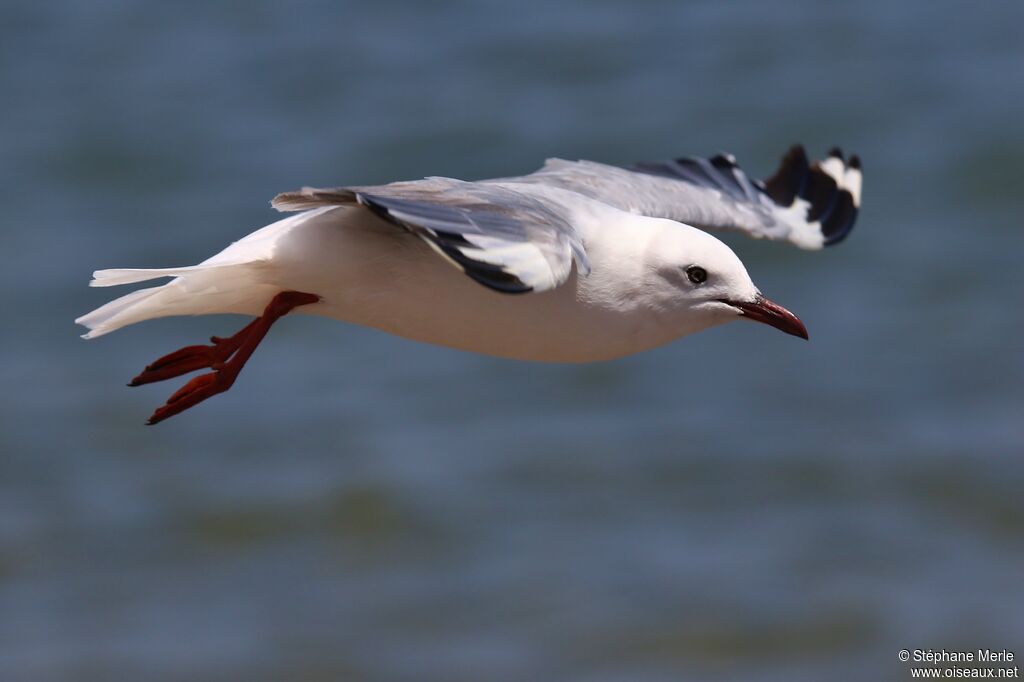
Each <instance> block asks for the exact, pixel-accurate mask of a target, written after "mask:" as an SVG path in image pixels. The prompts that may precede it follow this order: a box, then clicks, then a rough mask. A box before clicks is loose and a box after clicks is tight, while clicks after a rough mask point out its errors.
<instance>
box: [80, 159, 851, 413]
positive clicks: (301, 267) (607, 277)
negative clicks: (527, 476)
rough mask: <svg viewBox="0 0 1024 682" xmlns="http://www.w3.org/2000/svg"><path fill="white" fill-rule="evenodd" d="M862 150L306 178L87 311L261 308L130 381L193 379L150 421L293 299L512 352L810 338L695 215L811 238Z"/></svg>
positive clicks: (821, 232) (218, 384) (213, 387)
mask: <svg viewBox="0 0 1024 682" xmlns="http://www.w3.org/2000/svg"><path fill="white" fill-rule="evenodd" d="M860 194H861V167H860V161H859V159H858V158H857V157H856V156H852V157H850V159H849V161H848V162H847V161H846V160H845V159H844V157H843V154H842V152H841V151H839V150H838V149H833V150H832V151H831V152H830V153H829V155H828V156H827V158H826V159H824V160H823V161H819V162H814V163H810V162H809V161H808V158H807V155H806V153H805V151H804V149H803V147H801V146H799V145H797V146H794V147H792V148H791V149H790V150H789V152H788V153H787V154H786V155H785V156H784V157H783V159H782V162H781V164H780V165H779V167H778V169H777V170H776V171H775V173H774V174H773V175H771V176H770V177H768V178H766V179H765V180H763V181H759V180H752V179H750V178H749V177H748V176H747V175H746V174H745V173H744V172H743V171H742V170H741V169H740V167H739V166H738V165H737V162H736V159H735V158H734V157H733V156H731V155H728V154H719V155H717V156H714V157H711V158H698V157H685V158H679V159H675V160H670V161H660V162H650V163H638V164H635V165H633V166H628V167H617V166H612V165H607V164H602V163H596V162H592V161H565V160H561V159H549V160H548V161H547V162H546V163H545V164H544V166H543V167H542V168H541V169H539V170H537V171H535V172H533V173H531V174H528V175H524V176H518V177H508V178H497V179H492V180H483V181H476V182H466V181H462V180H456V179H452V178H443V177H428V178H424V179H422V180H416V181H409V182H394V183H391V184H386V185H378V186H350V187H336V188H330V189H316V188H310V187H306V188H303V189H301V190H298V191H295V192H286V193H284V194H279V195H278V196H277V197H275V198H274V200H273V201H272V205H273V206H274V207H275V208H276V209H278V210H280V211H293V212H296V213H295V215H292V216H290V217H287V218H285V219H283V220H279V221H277V222H275V223H272V224H270V225H267V226H266V227H263V228H261V229H259V230H257V231H255V232H253V233H252V234H249V235H248V236H246V237H243V238H242V239H240V240H238V241H236V242H234V243H233V244H231V245H230V246H228V247H227V248H226V249H224V250H223V251H221V252H220V253H218V254H216V255H214V256H213V257H211V258H209V259H207V260H205V261H203V262H202V263H200V264H198V265H192V266H187V267H178V268H163V269H109V270H98V271H96V272H95V273H93V280H92V281H91V282H90V285H91V286H97V287H106V286H113V285H121V284H135V283H138V282H144V281H149V280H153V279H159V278H165V277H172V278H173V279H171V280H170V281H169V282H167V283H165V284H163V285H162V286H155V287H150V288H146V289H141V290H138V291H135V292H133V293H130V294H128V295H126V296H122V297H121V298H118V299H116V300H114V301H111V302H110V303H107V304H106V305H104V306H101V307H100V308H97V309H96V310H94V311H92V312H90V313H88V314H86V315H84V316H82V317H80V318H78V319H77V320H75V322H76V323H78V324H80V325H83V326H85V327H87V328H88V329H89V331H88V333H86V334H85V335H84V338H95V337H97V336H101V335H103V334H106V333H108V332H111V331H114V330H115V329H119V328H121V327H124V326H125V325H129V324H134V323H136V322H140V321H143V320H148V319H153V318H158V317H165V316H171V315H207V314H215V313H239V314H243V315H251V316H255V319H253V320H252V321H251V322H250V323H249V324H248V325H246V326H245V327H244V328H243V329H241V330H240V331H239V332H237V333H236V334H234V335H232V336H227V337H218V336H214V337H212V338H211V340H210V344H208V345H205V344H204V345H193V346H186V347H185V348H181V349H179V350H177V351H175V352H173V353H170V354H168V355H165V356H163V357H161V358H159V359H158V360H156V361H155V362H153V363H151V364H150V365H148V366H146V368H145V369H144V370H143V371H142V373H140V374H139V375H138V376H136V377H135V378H134V379H132V381H131V383H130V384H129V386H140V385H143V384H148V383H151V382H155V381H162V380H165V379H170V378H173V377H178V376H181V375H184V374H187V373H190V372H193V371H197V370H202V369H208V370H210V371H209V372H207V373H205V374H201V375H199V376H197V377H194V378H193V379H191V380H190V381H189V382H188V383H186V384H185V385H184V386H183V387H182V388H181V389H180V390H178V391H177V392H175V393H174V394H173V395H172V396H171V397H170V398H169V399H168V400H167V402H166V403H165V404H164V405H162V406H161V407H159V408H158V409H157V410H156V411H155V412H154V413H153V415H152V416H151V417H150V418H149V420H148V422H147V423H148V424H156V423H158V422H160V421H163V420H164V419H167V418H168V417H171V416H173V415H176V414H178V413H180V412H182V411H184V410H186V409H188V408H190V407H192V406H194V405H196V404H198V403H200V402H202V401H203V400H205V399H207V398H209V397H211V396H213V395H216V394H218V393H222V392H224V391H226V390H228V389H229V388H230V387H231V386H232V384H233V383H234V381H235V379H236V378H237V377H238V374H239V372H240V371H241V369H242V367H243V366H244V365H245V363H246V361H247V360H248V359H249V357H250V356H251V355H252V353H253V351H254V350H255V349H256V347H257V346H258V345H259V343H260V341H261V340H262V339H263V338H264V336H265V335H266V333H267V331H268V330H269V329H270V327H271V326H272V325H273V324H274V322H276V321H277V320H278V319H279V318H281V317H282V316H284V315H286V314H288V313H291V312H293V311H294V312H296V313H303V314H309V315H319V316H323V317H330V318H334V319H338V320H343V321H345V322H350V323H354V324H359V325H364V326H367V327H372V328H374V329H378V330H382V331H384V332H389V333H391V334H396V335H398V336H402V337H405V338H409V339H414V340H417V341H422V342H426V343H431V344H437V345H441V346H448V347H451V348H456V349H461V350H465V351H471V352H476V353H483V354H487V355H492V356H498V357H504V358H514V359H518V360H528V361H539V362H558V363H585V362H597V361H603V360H611V359H614V358H619V357H623V356H626V355H631V354H633V353H638V352H641V351H644V350H647V349H651V348H654V347H657V346H661V345H663V344H666V343H668V342H670V341H673V340H675V339H678V338H680V337H682V336H686V335H687V334H691V333H693V332H697V331H699V330H702V329H707V328H709V327H714V326H716V325H720V324H723V323H726V322H729V321H732V320H738V319H746V320H754V321H757V322H763V323H765V324H768V325H771V326H772V327H775V328H777V329H779V330H781V331H783V332H785V333H787V334H792V335H794V336H798V337H801V338H804V339H806V338H808V336H807V330H806V328H805V327H804V324H803V323H802V322H801V321H800V319H799V318H797V316H796V315H794V314H793V313H791V312H789V311H788V310H787V309H785V308H783V307H782V306H780V305H778V304H776V303H773V302H772V301H770V300H769V299H767V298H765V297H764V295H762V293H761V292H760V290H759V289H758V288H757V287H756V286H755V285H754V283H753V282H752V281H751V278H750V276H749V275H748V274H747V270H746V268H745V267H744V265H743V263H742V262H741V261H740V259H739V258H738V257H737V256H736V254H735V253H734V252H733V251H732V250H731V249H730V248H729V247H728V246H726V245H725V244H724V243H723V242H721V241H719V240H718V239H717V238H716V237H714V236H712V235H711V234H709V233H708V232H706V231H705V230H733V231H739V232H742V233H745V234H747V235H749V236H752V237H757V238H764V239H770V240H776V241H783V242H788V243H790V244H793V245H795V246H797V247H800V248H803V249H820V248H822V247H824V246H829V245H832V244H835V243H837V242H839V241H841V240H842V239H843V238H844V237H846V235H847V234H848V233H849V232H850V230H851V229H852V227H853V224H854V221H855V219H856V216H857V211H858V209H859V205H860Z"/></svg>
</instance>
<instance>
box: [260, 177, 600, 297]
mask: <svg viewBox="0 0 1024 682" xmlns="http://www.w3.org/2000/svg"><path fill="white" fill-rule="evenodd" d="M570 196H571V195H570ZM578 198H579V197H577V199H578ZM272 203H273V205H274V207H275V208H277V209H279V210H285V211H289V210H290V211H294V210H304V209H311V208H315V207H319V206H325V205H346V204H348V205H354V206H362V207H364V208H365V209H367V210H369V211H371V212H373V213H374V214H376V215H377V216H379V217H380V218H382V219H384V220H386V221H388V222H390V223H393V224H394V225H397V226H399V227H402V228H404V229H406V230H408V231H409V232H411V233H412V234H414V235H416V236H418V237H419V238H421V239H422V240H423V241H425V242H426V243H427V244H428V245H429V246H430V247H431V248H432V249H434V250H435V251H436V252H437V253H439V254H440V255H441V256H443V257H444V258H445V259H446V260H448V261H449V262H450V263H452V264H453V265H454V266H455V267H457V268H459V269H460V270H462V271H463V272H464V273H466V275H467V276H469V277H470V278H472V279H473V280H475V281H477V282H479V283H480V284H483V285H484V286H486V287H489V288H491V289H494V290H496V291H500V292H502V293H508V294H521V293H527V292H531V291H533V292H536V291H546V290H549V289H553V288H555V287H557V286H558V285H560V284H562V283H563V282H565V280H566V279H567V278H568V277H569V273H570V272H571V271H572V265H573V262H574V261H575V263H576V266H577V268H578V269H579V271H580V272H581V273H583V274H587V273H589V271H590V265H589V262H588V260H587V254H586V251H585V249H584V248H583V242H582V240H581V238H580V235H579V233H578V231H577V229H576V228H575V226H574V225H573V222H572V208H571V206H566V205H563V204H561V203H559V202H556V201H553V200H550V199H546V198H545V197H544V196H542V195H538V193H537V192H530V191H528V190H525V188H524V190H523V191H518V190H516V189H512V188H508V187H504V186H499V185H495V184H486V183H475V182H463V181H461V180H453V179H450V178H426V179H424V180H418V181H413V182H396V183H392V184H390V185H379V186H375V187H339V188H332V189H315V188H310V187H307V188H304V189H302V190H299V191H297V192H286V193H284V194H279V195H278V196H277V197H275V198H274V200H273V202H272Z"/></svg>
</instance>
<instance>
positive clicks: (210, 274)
mask: <svg viewBox="0 0 1024 682" xmlns="http://www.w3.org/2000/svg"><path fill="white" fill-rule="evenodd" d="M261 265H262V264H261V263H260V262H259V261H252V262H249V263H238V264H232V265H194V266H190V267H183V268H162V269H158V270H138V269H119V270H98V271H96V272H95V273H93V280H92V282H90V286H98V287H106V286H114V285H117V284H134V283H136V282H144V281H147V280H151V279H158V278H161V277H174V279H173V280H171V281H170V282H168V283H167V284H164V285H163V286H156V287H149V288H146V289H140V290H138V291H133V292H132V293H130V294H127V295H125V296H122V297H120V298H117V299H114V300H113V301H111V302H110V303H107V304H106V305H102V306H100V307H99V308H97V309H96V310H93V311H92V312H90V313H86V314H85V315H83V316H81V317H79V318H78V319H77V320H75V323H76V324H80V325H82V326H84V327H87V328H88V329H89V331H88V332H87V333H86V334H83V336H82V338H85V339H94V338H96V337H97V336H102V335H104V334H107V333H110V332H112V331H114V330H116V329H120V328H121V327H124V326H127V325H129V324H134V323H136V322H142V321H143V320H150V319H154V318H157V317H168V316H171V315H204V314H210V313H223V312H238V313H258V311H259V309H260V306H261V305H263V304H265V303H266V301H268V300H270V298H272V297H273V295H274V294H275V293H276V292H277V287H275V286H273V285H271V284H269V283H267V282H266V281H265V280H264V278H263V277H261V270H262V269H263V267H261Z"/></svg>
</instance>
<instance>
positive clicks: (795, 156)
mask: <svg viewBox="0 0 1024 682" xmlns="http://www.w3.org/2000/svg"><path fill="white" fill-rule="evenodd" d="M808 167H809V164H808V161H807V151H806V150H805V149H804V146H803V145H802V144H795V145H793V146H792V147H790V148H789V151H788V152H786V155H785V156H783V157H782V162H781V163H780V164H779V167H778V169H777V170H776V171H775V173H774V174H773V175H772V176H771V177H770V178H768V179H767V180H765V181H764V188H765V192H767V193H768V196H769V197H771V199H772V201H774V202H775V203H776V204H778V205H779V206H789V205H791V204H792V203H793V200H794V199H796V197H797V196H798V195H799V193H800V191H801V190H802V189H803V185H804V180H805V178H806V176H807V169H808Z"/></svg>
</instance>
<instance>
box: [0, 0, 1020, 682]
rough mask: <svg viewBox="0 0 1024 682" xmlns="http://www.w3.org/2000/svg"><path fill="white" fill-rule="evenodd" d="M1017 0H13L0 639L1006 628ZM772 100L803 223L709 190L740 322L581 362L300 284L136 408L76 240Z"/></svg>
mask: <svg viewBox="0 0 1024 682" xmlns="http://www.w3.org/2000/svg"><path fill="white" fill-rule="evenodd" d="M1022 27H1024V4H1022V3H1020V2H1018V1H1014V2H1003V1H999V0H992V1H991V2H985V3H980V4H969V3H962V2H944V1H939V2H932V1H926V0H906V1H903V2H880V1H866V2H859V3H852V2H848V3H819V2H794V1H787V0H783V1H782V2H772V3H766V2H755V1H753V0H746V1H740V2H731V3H722V2H714V1H710V0H709V1H706V2H705V1H702V2H678V1H675V0H672V1H670V0H663V1H655V2H629V3H627V2H622V1H620V2H608V1H603V0H598V1H594V2H591V1H587V2H584V1H582V0H578V1H576V2H564V3H546V2H541V1H540V0H523V1H520V2H515V3H512V2H440V1H432V2H407V3H366V4H349V3H341V2H327V1H326V0H325V1H322V2H315V1H308V2H294V3H270V2H249V3H232V2H198V1H195V2H181V3H162V4H161V3H133V2H117V1H103V2H86V1H85V0H79V1H69V0H59V1H55V2H45V3H44V2H38V3H35V2H27V1H19V0H15V1H14V2H10V1H8V2H4V3H3V4H0V199H2V202H3V211H2V217H0V226H2V227H0V229H2V242H0V244H2V250H0V253H2V256H3V258H2V267H0V303H2V310H3V334H0V679H2V680H18V681H20V680H27V681H51V680H54V681H56V680H75V681H86V682H88V681H92V680H212V679H217V680H246V681H262V680H439V681H441V680H444V681H451V680H465V681H476V680H487V681H491V680H494V681H498V682H501V681H505V680H509V681H511V680H528V679H529V680H582V681H586V682H591V681H593V682H611V681H623V682H636V681H647V680H690V679H692V680H734V679H737V680H738V679H742V680H780V681H781V680H825V679H842V680H882V679H893V680H903V679H909V670H908V664H906V663H902V662H900V661H899V660H898V658H897V652H898V651H899V650H900V649H904V648H907V649H915V648H922V649H928V648H931V649H942V648H945V649H947V650H972V649H977V648H979V647H981V648H993V649H1002V648H1007V649H1009V650H1010V651H1013V652H1015V653H1016V654H1017V656H1018V661H1019V658H1020V657H1021V656H1024V496H1022V490H1024V342H1022V338H1024V304H1022V297H1024V267H1022V265H1021V263H1022V257H1024V190H1022V189H1021V182H1022V179H1024V34H1022ZM794 142H803V143H804V144H805V145H806V146H807V148H808V151H809V152H810V153H811V154H812V155H815V156H818V157H820V155H822V154H824V152H825V151H826V150H827V149H828V148H829V147H830V146H831V145H835V144H838V145H841V146H842V147H843V148H844V149H845V150H846V151H847V152H848V153H849V152H856V153H859V154H860V155H861V157H862V158H863V160H864V167H865V189H864V207H863V211H862V213H861V216H860V220H859V224H858V225H857V228H856V229H855V230H854V232H853V233H852V235H851V236H850V238H849V239H848V240H847V241H846V242H844V243H843V244H841V245H839V246H837V247H836V248H832V249H828V250H827V251H823V252H816V253H812V252H801V251H799V250H796V249H793V248H789V247H787V246H784V245H780V244H773V243H765V242H755V241H750V240H746V239H743V238H736V237H733V236H729V237H727V238H726V239H727V241H728V242H729V243H730V244H731V245H733V246H734V248H735V249H736V250H737V251H738V253H739V254H740V255H741V257H742V258H743V259H744V261H745V262H746V264H747V266H748V268H749V270H750V272H751V274H752V276H753V277H754V279H755V281H756V282H757V283H758V284H759V286H760V287H761V288H762V290H763V291H764V292H765V293H766V294H767V295H768V296H770V297H771V298H773V299H774V300H777V301H779V302H780V303H782V304H784V305H786V306H787V307H789V308H790V309H792V310H794V311H795V312H796V313H797V314H799V315H800V316H801V317H802V318H803V320H804V321H805V322H806V324H807V326H808V328H809V330H810V334H811V341H810V342H809V343H806V342H803V341H800V340H798V339H795V338H793V337H788V336H785V335H783V334H780V333H778V332H777V331H775V330H772V329H769V328H767V327H763V326H755V325H751V324H745V323H744V324H741V323H737V324H732V325H727V326H725V327H721V328H717V329H714V330H710V331H707V332H703V333H701V334H698V335H696V336H693V337H690V338H687V339H685V340H683V341H681V342H678V343H675V344H672V345H670V346H667V347H665V348H662V349H659V350H656V351H652V352H648V353H645V354H642V355H639V356H635V357H632V358H628V359H624V360H620V361H616V362H611V363H607V364H598V365H590V366H545V365H534V364H526V363H519V362H513V361H504V360H498V359H492V358H487V357H481V356H476V355H471V354H465V353H459V352H454V351H450V350H446V349H441V348H434V347H430V346H426V345H420V344H416V343H413V342H409V341H405V340H402V339H398V338H393V337H389V336H385V335H383V334H380V333H377V332H374V331H370V330H366V329H361V328H356V327H352V326H347V325H344V324H341V323H335V322H331V321H327V320H322V319H312V318H303V317H295V318H294V319H293V318H288V319H286V320H284V321H283V322H282V323H281V324H279V325H277V326H276V327H275V328H274V330H273V332H272V333H271V335H270V337H269V338H268V339H267V341H266V342H265V343H264V344H263V345H262V346H261V347H260V349H259V351H258V352H257V353H256V355H255V356H254V357H253V360H252V361H251V362H250V363H249V366H248V367H247V368H246V371H245V372H244V373H243V374H242V377H241V379H240V380H239V381H238V383H237V384H236V385H235V387H234V389H233V390H232V391H231V392H230V393H227V394H225V395H222V396H218V397H216V398H214V399H213V400H211V401H209V402H207V403H204V404H203V405H202V406H201V407H198V408H196V409H194V410H191V411H189V412H188V413H186V414H185V415H182V416H179V417H176V418H174V419H173V420H171V421H168V422H166V423H164V424H161V425H159V426H157V427H146V426H144V425H143V422H144V420H145V419H146V417H147V416H148V415H149V413H150V412H151V411H152V409H153V408H154V407H156V406H157V405H159V404H161V403H162V402H163V400H164V399H165V398H166V397H167V395H168V394H169V392H170V391H171V390H173V388H174V387H173V386H171V385H165V384H157V385H154V386H147V387H144V388H137V389H128V388H125V386H124V384H125V382H126V381H127V380H128V379H129V378H131V377H132V376H133V375H135V374H136V373H137V372H138V371H139V370H140V369H141V368H142V367H143V366H144V365H145V364H146V363H147V362H150V361H151V360H153V359H154V358H156V357H157V356H159V355H162V354H164V353H166V352H168V351H170V350H173V349H174V348H177V347H179V346H182V345H186V344H189V343H197V342H201V341H203V340H204V339H205V337H207V336H209V335H210V334H225V333H230V332H233V331H234V330H235V329H236V328H238V327H239V326H240V325H241V324H242V322H243V319H242V318H239V317H231V316H223V317H202V318H173V319H164V320H157V321H152V322H147V323H145V324H141V325H138V326H135V327H131V328H128V329H125V330H123V331H120V332H117V333H116V334H113V335H111V336H108V337H104V338H102V339H99V340H96V341H91V342H86V341H83V340H81V339H79V338H78V334H79V333H81V332H82V330H81V329H80V328H77V327H76V326H75V325H74V324H73V323H72V320H73V319H74V318H75V317H76V316H78V315H80V314H82V313H83V312H86V311H88V310H90V309H91V308H93V307H95V306H97V305H99V304H101V303H103V302H105V301H106V300H108V299H109V298H110V297H111V295H113V294H118V293H121V292H120V291H117V290H110V289H108V290H99V289H89V288H87V286H86V284H87V282H88V280H89V276H90V273H91V272H92V270H94V269H97V268H103V267H119V266H134V267H163V266H171V265H186V264H191V263H195V262H198V261H200V260H202V259H204V258H206V257H208V256H209V255H211V254H212V253H214V252H216V251H218V250H219V249H221V248H222V247H224V246H225V245H227V244H228V243H230V242H231V241H232V240H235V239H237V238H239V237H241V236H242V235H244V234H246V233H247V232H249V231H251V230H252V229H254V228H256V227H259V226H261V225H264V224H266V223H269V222H271V221H273V220H275V219H276V214H275V213H274V212H273V211H272V210H271V209H270V207H269V204H268V200H269V199H270V198H271V197H272V196H273V195H274V194H275V193H277V192H279V191H283V190H289V189H294V188H297V187H299V186H302V185H330V184H369V183H376V182H385V181H389V180H396V179H411V178H418V177H422V176H424V175H448V176H453V177H459V178H465V179H474V178H480V177H493V176H503V175H510V174H516V173H523V172H528V171H530V170H532V169H534V168H536V167H537V166H539V165H540V163H541V162H542V161H543V159H545V158H546V157H551V156H559V157H563V158H569V159H576V158H588V159H595V160H601V161H607V162H612V163H628V162H632V161H637V160H649V159H663V158H668V157H675V156H680V155H687V154H702V155H708V154H713V153H716V152H718V151H720V150H724V151H730V152H732V153H734V154H736V155H737V156H738V157H739V160H740V162H741V164H742V165H743V167H744V168H745V169H746V170H748V171H749V172H750V173H751V174H752V175H753V176H764V175H767V174H769V173H770V172H771V171H772V170H773V169H774V167H775V164H776V162H777V160H778V158H779V157H780V156H781V155H782V153H783V152H784V151H785V150H786V149H787V147H788V146H789V145H790V144H792V143H794Z"/></svg>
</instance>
